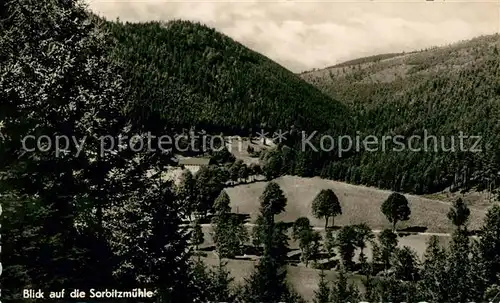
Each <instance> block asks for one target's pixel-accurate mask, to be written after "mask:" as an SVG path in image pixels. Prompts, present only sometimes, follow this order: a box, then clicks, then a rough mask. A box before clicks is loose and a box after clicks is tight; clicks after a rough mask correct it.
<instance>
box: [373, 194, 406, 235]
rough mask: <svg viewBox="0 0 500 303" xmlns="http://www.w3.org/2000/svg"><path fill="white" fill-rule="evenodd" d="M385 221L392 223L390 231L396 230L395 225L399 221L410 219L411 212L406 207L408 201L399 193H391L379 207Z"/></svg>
mask: <svg viewBox="0 0 500 303" xmlns="http://www.w3.org/2000/svg"><path fill="white" fill-rule="evenodd" d="M380 209H381V211H382V213H383V214H384V215H385V216H386V217H387V220H389V222H391V223H392V230H393V231H395V230H396V224H397V223H398V222H399V221H406V220H409V219H410V214H411V210H410V207H409V206H408V200H407V199H406V197H405V196H403V195H401V194H399V193H392V194H391V195H390V196H389V197H388V198H387V200H385V201H384V203H382V206H381V207H380Z"/></svg>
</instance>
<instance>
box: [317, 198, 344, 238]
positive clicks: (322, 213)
mask: <svg viewBox="0 0 500 303" xmlns="http://www.w3.org/2000/svg"><path fill="white" fill-rule="evenodd" d="M312 211H313V215H314V216H315V217H316V218H318V219H319V218H325V229H326V228H327V227H328V219H329V218H330V217H332V218H335V216H337V215H341V214H342V208H341V206H340V202H339V198H338V197H337V195H335V193H334V192H333V190H331V189H322V190H321V191H320V192H319V193H318V195H317V196H316V197H315V198H314V200H313V202H312ZM332 224H333V223H332Z"/></svg>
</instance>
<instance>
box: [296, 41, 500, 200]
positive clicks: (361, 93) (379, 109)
mask: <svg viewBox="0 0 500 303" xmlns="http://www.w3.org/2000/svg"><path fill="white" fill-rule="evenodd" d="M499 47H500V37H499V36H498V35H493V36H484V37H479V38H476V39H473V40H471V41H464V42H460V43H457V44H453V45H450V46H446V47H439V48H432V49H428V50H425V51H419V52H413V53H410V54H387V55H379V56H373V57H369V58H361V59H358V60H353V61H350V62H348V63H347V64H340V65H337V66H334V67H331V68H328V69H324V70H316V71H312V72H306V73H303V74H301V77H302V78H303V79H305V80H307V81H309V82H310V83H312V84H314V85H316V86H317V87H318V88H320V89H321V90H323V91H324V92H325V93H327V94H329V95H330V96H332V97H333V98H336V99H338V100H341V101H343V102H344V103H345V104H348V105H349V107H350V109H351V110H352V111H354V112H356V113H357V114H358V116H357V119H356V120H357V121H356V130H357V131H360V132H361V133H362V134H364V135H368V134H370V135H376V136H381V135H393V136H394V135H403V136H405V137H409V136H411V135H412V134H420V135H423V132H424V130H426V131H427V134H428V135H434V136H437V137H438V138H440V136H446V138H447V141H446V143H445V146H446V148H449V147H450V146H451V143H450V142H451V139H450V137H451V136H455V137H458V135H459V132H460V131H462V132H463V133H464V135H469V136H472V135H476V136H481V137H482V140H481V145H482V149H483V151H482V152H479V153H471V152H465V153H461V152H439V151H438V152H434V151H430V152H409V151H407V152H392V151H391V152H385V153H382V152H371V153H363V154H361V155H358V156H357V157H354V158H351V159H349V160H348V161H346V162H344V163H342V164H336V167H338V168H340V169H336V170H335V172H332V174H331V177H333V178H335V179H346V180H348V181H352V182H355V183H365V184H370V185H378V186H380V187H385V188H393V189H396V190H404V191H413V192H416V193H425V192H433V191H438V190H441V189H443V188H445V187H448V186H452V187H454V188H462V189H463V188H469V187H472V186H475V185H478V186H479V187H480V188H484V187H490V186H491V187H492V188H495V187H496V186H498V184H499V183H498V182H495V181H497V177H498V175H497V173H498V167H499V164H500V162H499V161H500V158H499V152H500V147H499V145H498V143H499V140H498V139H499V130H500V125H499V123H498V121H499V118H500V102H499V101H500V77H499V76H500V56H499V51H498V48H499ZM439 140H441V139H439ZM455 140H456V141H455V145H457V144H458V142H457V141H458V139H457V138H455ZM429 142H433V141H429ZM431 144H432V143H431ZM438 144H439V143H438ZM418 146H420V147H422V146H423V142H422V141H420V142H418ZM469 146H470V145H469ZM439 149H441V148H439Z"/></svg>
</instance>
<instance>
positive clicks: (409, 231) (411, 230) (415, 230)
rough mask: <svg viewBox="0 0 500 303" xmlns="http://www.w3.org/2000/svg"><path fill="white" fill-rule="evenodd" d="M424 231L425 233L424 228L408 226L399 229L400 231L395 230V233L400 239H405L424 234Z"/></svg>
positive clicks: (425, 229)
mask: <svg viewBox="0 0 500 303" xmlns="http://www.w3.org/2000/svg"><path fill="white" fill-rule="evenodd" d="M426 231H427V227H426V226H409V227H406V228H401V229H398V230H396V233H397V234H398V235H399V236H400V237H405V236H409V235H416V234H419V233H424V232H426Z"/></svg>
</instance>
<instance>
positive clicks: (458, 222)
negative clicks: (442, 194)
mask: <svg viewBox="0 0 500 303" xmlns="http://www.w3.org/2000/svg"><path fill="white" fill-rule="evenodd" d="M447 216H448V219H449V220H450V221H451V222H452V223H453V225H455V226H456V227H457V228H462V227H463V226H464V225H465V224H466V223H467V221H468V220H469V216H470V209H469V208H468V207H467V205H466V204H465V203H464V201H463V200H462V199H461V198H458V199H457V200H456V201H454V202H453V207H452V208H450V211H449V212H448V214H447Z"/></svg>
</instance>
